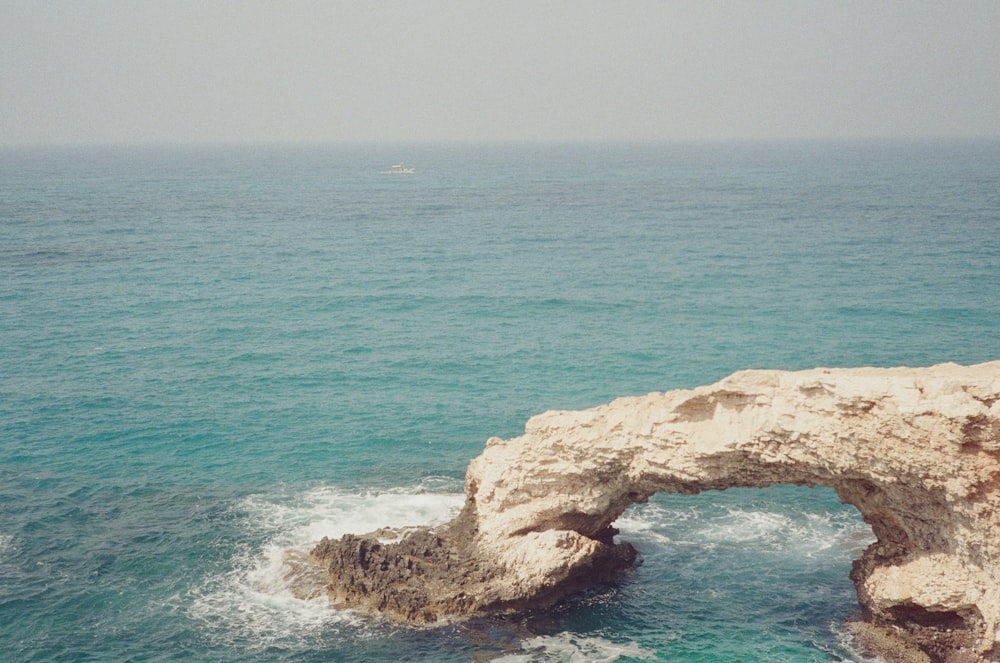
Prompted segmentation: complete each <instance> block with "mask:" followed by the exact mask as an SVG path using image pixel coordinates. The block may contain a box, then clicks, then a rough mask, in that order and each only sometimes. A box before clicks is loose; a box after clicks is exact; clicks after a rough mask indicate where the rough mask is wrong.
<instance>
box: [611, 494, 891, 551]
mask: <svg viewBox="0 0 1000 663" xmlns="http://www.w3.org/2000/svg"><path fill="white" fill-rule="evenodd" d="M615 524H616V526H617V527H618V528H619V529H620V530H621V532H622V535H623V536H624V537H626V538H636V539H639V540H643V541H647V542H649V543H651V544H653V545H658V544H662V545H671V546H698V547H703V548H708V549H712V548H715V547H717V546H720V545H726V544H739V545H740V546H742V547H743V548H746V549H758V550H770V551H787V552H790V553H795V554H797V555H802V556H805V557H812V556H815V555H822V554H837V555H841V554H847V555H850V556H855V557H856V556H858V555H860V554H861V552H862V551H863V550H864V549H865V547H867V546H868V545H869V544H871V543H872V542H873V541H874V540H875V538H874V536H873V535H872V531H871V528H870V527H869V526H868V525H866V524H865V523H864V522H863V521H862V520H861V518H860V516H858V515H857V514H854V513H849V512H837V513H808V512H807V513H799V512H794V511H791V512H787V513H782V512H777V511H771V510H759V509H749V508H740V507H733V508H729V509H727V510H726V511H725V512H724V513H718V512H714V513H713V512H711V511H706V512H702V511H699V510H698V509H696V508H684V509H670V508H668V507H665V506H664V505H659V504H649V505H645V506H644V507H643V508H642V509H641V510H638V509H636V510H629V511H626V512H625V514H623V516H622V517H621V518H619V519H618V521H617V522H616V523H615Z"/></svg>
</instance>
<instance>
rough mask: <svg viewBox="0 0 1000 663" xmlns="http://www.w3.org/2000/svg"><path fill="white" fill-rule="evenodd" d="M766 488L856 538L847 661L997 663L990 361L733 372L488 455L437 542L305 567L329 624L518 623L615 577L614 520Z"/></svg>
mask: <svg viewBox="0 0 1000 663" xmlns="http://www.w3.org/2000/svg"><path fill="white" fill-rule="evenodd" d="M776 484H796V485H809V486H829V487H832V488H834V489H835V490H836V491H837V494H838V495H839V496H840V499H841V500H842V501H843V502H845V503H849V504H853V505H854V506H855V507H857V509H858V511H860V512H861V515H862V516H863V517H864V519H865V521H866V522H867V523H869V524H870V525H871V527H872V531H873V532H874V534H875V536H876V538H877V540H876V542H875V543H873V544H872V545H871V546H870V547H869V548H868V549H867V550H866V551H865V552H864V554H863V555H862V556H861V558H860V559H858V560H857V561H855V563H854V567H853V570H852V572H851V578H852V580H853V581H854V583H855V585H856V587H857V591H858V601H859V603H860V605H861V608H862V613H863V618H864V628H863V629H859V630H858V633H859V635H860V637H862V640H863V641H864V642H867V643H868V644H869V645H870V646H871V647H872V648H873V649H876V650H880V651H882V652H883V655H886V656H888V657H890V658H895V659H896V660H907V661H909V660H914V661H915V660H931V661H950V662H954V663H957V662H959V661H1000V361H998V362H991V363H986V364H979V365H975V366H958V365H955V364H942V365H939V366H933V367H930V368H891V369H881V368H855V369H824V368H820V369H815V370H809V371H798V372H783V371H768V370H755V371H742V372H739V373H735V374H733V375H731V376H729V377H728V378H725V379H724V380H722V381H720V382H718V383H716V384H713V385H710V386H706V387H699V388H696V389H693V390H676V391H671V392H667V393H652V394H649V395H646V396H641V397H634V398H620V399H618V400H615V401H613V402H612V403H609V404H607V405H603V406H600V407H596V408H592V409H589V410H582V411H555V412H547V413H545V414H541V415H538V416H536V417H532V418H531V419H530V420H529V421H528V423H527V425H526V427H525V433H524V435H522V436H520V437H517V438H514V439H511V440H507V441H503V440H500V439H497V438H492V439H490V440H488V441H487V445H486V449H485V451H483V453H482V454H481V455H480V456H479V457H477V458H475V459H473V460H472V462H471V463H470V464H469V468H468V471H467V474H466V482H465V488H466V496H467V499H466V503H465V506H464V508H463V510H462V512H461V514H460V515H459V516H458V517H456V519H455V520H454V521H452V522H451V523H448V524H446V525H443V526H441V527H438V528H433V529H428V528H415V529H411V530H407V531H405V532H391V531H387V530H382V531H379V532H376V533H372V534H368V535H364V536H354V535H348V536H345V537H343V538H342V539H338V540H330V539H324V540H323V541H321V542H320V543H319V544H318V545H317V546H316V548H315V549H314V550H313V552H312V557H313V559H314V561H315V562H316V563H318V564H320V565H322V567H323V568H324V569H325V571H326V573H327V574H328V580H329V583H328V585H327V587H326V590H327V592H328V594H329V595H330V597H331V601H332V603H333V604H334V605H338V606H343V607H352V608H359V609H364V610H370V611H377V612H381V613H384V614H387V615H390V616H392V617H395V618H397V619H402V620H405V621H408V622H411V623H433V622H436V621H438V620H442V619H448V618H455V617H461V616H465V615H470V614H476V613H487V612H498V611H508V610H517V609H522V608H527V607H536V606H539V605H546V604H550V603H552V602H554V601H556V600H558V599H559V598H560V597H562V596H565V595H566V594H567V593H569V592H573V591H577V590H579V589H582V588H584V587H586V586H589V585H590V584H593V583H594V582H600V581H603V580H606V579H609V578H611V577H612V576H613V575H614V574H615V573H616V572H617V571H618V570H620V569H622V568H624V567H627V566H628V565H630V564H632V563H633V562H634V560H635V557H636V551H635V550H634V549H633V548H632V547H631V546H630V545H629V544H628V543H622V542H618V541H617V540H616V538H615V534H617V532H616V530H615V529H614V528H613V523H614V521H615V519H617V518H618V517H619V516H620V515H621V514H622V512H623V511H624V510H625V509H626V508H627V507H628V506H629V505H631V504H634V503H637V502H642V501H645V500H646V499H648V498H649V497H650V496H651V495H652V494H654V493H656V492H660V491H662V492H670V493H698V492H700V491H703V490H722V489H725V488H732V487H765V486H772V485H776ZM880 641H881V642H883V644H884V642H890V641H891V642H892V643H893V644H892V647H888V646H885V647H882V648H881V649H880V647H879V643H880ZM885 652H889V653H885Z"/></svg>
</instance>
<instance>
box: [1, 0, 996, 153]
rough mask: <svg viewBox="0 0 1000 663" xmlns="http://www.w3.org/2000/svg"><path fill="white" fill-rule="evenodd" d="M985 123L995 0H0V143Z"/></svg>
mask: <svg viewBox="0 0 1000 663" xmlns="http://www.w3.org/2000/svg"><path fill="white" fill-rule="evenodd" d="M915 135H918V136H923V135H927V136H966V135H971V136H994V137H996V136H1000V1H998V0H969V1H944V0H934V1H922V0H908V1H906V2H884V1H881V0H865V1H859V2H854V1H845V0H822V1H817V2H812V1H805V0H802V1H774V2H767V1H759V2H749V1H747V2H709V1H706V0H698V1H693V2H672V1H668V0H662V1H648V2H646V1H638V0H637V1H628V0H617V1H611V0H609V1H607V2H587V1H583V0H577V1H561V0H558V1H551V2H550V1H546V0H526V1H523V2H520V1H514V0H510V1H506V2H489V1H477V0H456V1H454V2H451V1H448V2H446V1H443V0H441V1H434V0H425V1H418V0H413V1H410V2H392V1H389V2H378V1H370V0H365V1H361V0H359V1H356V2H339V1H321V0H316V1H311V2H310V1H304V0H303V1H286V2H262V1H256V0H238V1H233V2H219V1H213V0H193V1H187V0H169V1H159V0H148V1H144V0H94V1H89V0H65V1H61V2H55V1H52V0H0V144H7V145H10V144H21V143H173V142H186V143H191V142H209V143H216V142H226V143H230V142H240V143H261V142H265V143H273V142H297V143H298V142H329V141H431V140H581V139H582V140H647V139H652V140H663V139H666V140H672V139H732V138H736V139H745V138H750V139H754V138H772V137H788V138H799V137H858V136H860V137H869V136H915Z"/></svg>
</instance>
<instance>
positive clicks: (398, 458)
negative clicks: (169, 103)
mask: <svg viewBox="0 0 1000 663" xmlns="http://www.w3.org/2000/svg"><path fill="white" fill-rule="evenodd" d="M401 159H402V160H405V161H406V162H407V163H408V164H410V165H413V166H414V167H416V169H417V171H416V173H415V174H413V175H404V176H398V175H385V174H382V172H381V171H383V170H385V169H386V167H387V166H388V165H389V164H392V163H396V162H398V161H400V160H401ZM998 284H1000V144H998V143H995V142H994V143H988V142H931V141H928V142H914V143H904V142H874V143H759V144H725V143H704V144H662V145H506V146H504V145H406V146H384V145H383V146H360V145H359V146H338V147H315V148H304V147H302V148H292V147H261V148H251V147H238V148H237V147H197V148H196V147H190V148H180V147H178V148H143V149H139V148H23V149H6V150H0V652H2V655H0V658H2V659H3V660H5V661H6V660H10V661H48V660H60V661H91V660H93V661H144V660H181V659H185V660H201V661H241V662H249V661H277V660H285V661H347V662H355V661H370V660H392V661H468V660H475V661H483V660H491V659H494V658H497V657H500V658H502V660H504V661H508V662H510V661H571V660H572V661H612V660H623V661H624V660H662V661H672V662H675V663H681V662H694V661H748V660H757V661H788V662H796V663H797V662H806V661H810V662H811V661H843V660H851V661H857V660H862V659H860V658H859V657H858V655H857V654H856V653H853V652H852V650H851V647H850V642H849V640H848V639H847V637H846V636H845V635H844V634H843V630H842V628H841V624H842V623H843V621H844V620H845V619H846V618H847V617H848V616H849V615H850V614H851V612H852V611H853V610H854V608H855V596H854V591H853V587H852V586H851V583H850V581H849V580H848V578H847V574H848V572H849V569H850V563H851V560H852V559H853V558H854V557H856V556H857V555H858V554H859V553H860V551H861V550H862V549H863V548H864V546H865V545H867V543H868V541H869V540H870V530H869V529H868V528H867V526H865V525H864V523H863V522H862V521H861V519H860V517H859V516H858V514H857V513H856V512H855V511H854V510H853V508H850V507H844V506H842V505H840V504H839V503H838V502H837V500H836V498H835V496H834V495H833V494H832V493H831V492H830V491H827V490H822V489H816V490H807V489H797V488H787V487H786V488H774V489H769V490H766V491H747V490H739V491H725V492H722V493H707V494H703V495H699V496H696V497H680V496H662V495H661V496H657V497H656V498H654V500H653V501H652V502H651V503H650V504H648V505H645V506H643V507H641V508H635V509H633V510H631V511H629V512H628V513H627V514H626V516H625V517H623V519H622V521H621V523H620V526H621V529H622V531H623V537H624V538H626V539H627V540H630V541H632V542H633V543H634V544H635V545H636V546H637V547H638V548H639V549H640V551H641V553H642V557H643V564H642V565H641V566H639V567H638V568H636V569H635V570H634V571H632V572H631V573H629V574H627V575H626V576H624V577H622V578H621V579H620V580H619V581H618V582H616V583H615V584H613V585H612V586H608V587H599V588H595V589H594V590H593V591H592V592H590V593H587V594H585V595H582V596H578V597H574V598H573V599H572V600H570V601H567V602H566V603H565V604H563V605H560V606H558V607H557V608H555V609H552V610H549V611H544V612H540V613H537V614H529V615H518V616H514V617H510V618H505V619H493V620H483V621H477V622H472V623H468V624H463V625H456V626H449V627H444V628H440V629H432V630H411V629H407V628H402V627H398V626H393V625H390V624H384V623H381V622H379V621H377V620H373V619H369V618H363V617H359V616H357V615H353V614H350V613H342V612H337V611H333V610H329V609H327V608H326V607H325V606H323V605H320V604H318V603H308V602H303V601H298V600H296V599H294V598H291V596H290V594H289V593H288V584H287V582H286V581H285V580H284V578H283V574H284V571H285V569H286V567H283V565H282V554H283V551H285V550H286V549H289V548H295V547H300V548H301V547H307V546H308V545H309V543H311V542H313V541H316V540H318V539H319V538H320V537H322V536H324V535H337V534H340V533H344V532H348V531H355V532H357V531H368V530H370V529H373V528H374V527H377V526H381V525H388V524H408V523H426V522H435V521H440V520H443V519H446V518H447V517H449V515H450V514H451V513H452V512H453V510H454V509H455V508H456V507H457V505H458V504H459V503H460V501H461V495H460V491H461V486H462V477H463V475H464V470H465V466H466V464H467V463H468V461H469V459H471V458H472V457H474V456H476V455H478V453H479V452H480V451H481V449H482V448H483V445H484V442H485V440H486V439H487V438H488V437H490V436H493V435H498V436H501V437H513V436H516V435H518V434H519V433H520V432H521V431H522V429H523V425H524V422H525V420H526V419H527V418H528V417H529V416H531V415H532V414H536V413H538V412H542V411H544V410H548V409H554V408H582V407H589V406H593V405H597V404H600V403H604V402H607V401H609V400H611V399H613V398H615V397H618V396H622V395H632V394H644V393H647V392H649V391H662V390H668V389H673V388H687V387H693V386H696V385H699V384H708V383H711V382H714V381H716V380H717V379H719V378H721V377H723V376H725V375H727V374H728V373H730V372H732V371H735V370H739V369H744V368H758V367H759V368H780V369H800V368H812V367H815V366H821V365H822V366H857V365H878V366H890V365H930V364H934V363H939V362H943V361H956V362H959V363H975V362H980V361H986V360H991V359H997V358H1000V288H998Z"/></svg>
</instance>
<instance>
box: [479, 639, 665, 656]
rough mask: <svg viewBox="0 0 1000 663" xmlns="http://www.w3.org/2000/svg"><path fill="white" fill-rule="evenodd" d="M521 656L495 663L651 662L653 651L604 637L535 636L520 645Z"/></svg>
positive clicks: (631, 643)
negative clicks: (622, 659)
mask: <svg viewBox="0 0 1000 663" xmlns="http://www.w3.org/2000/svg"><path fill="white" fill-rule="evenodd" d="M521 649H522V651H523V653H518V654H508V655H507V656H503V657H501V658H498V659H496V661H497V662H498V663H611V662H612V661H617V660H619V659H621V658H629V659H638V660H642V661H651V660H655V659H656V654H655V652H651V651H649V650H646V649H643V648H641V647H640V646H639V645H637V644H635V643H634V642H628V643H624V644H623V643H618V642H612V641H610V640H606V639H604V638H597V637H589V636H582V635H577V634H575V633H560V634H558V635H551V636H539V637H536V638H531V639H530V640H524V641H523V642H522V643H521Z"/></svg>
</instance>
